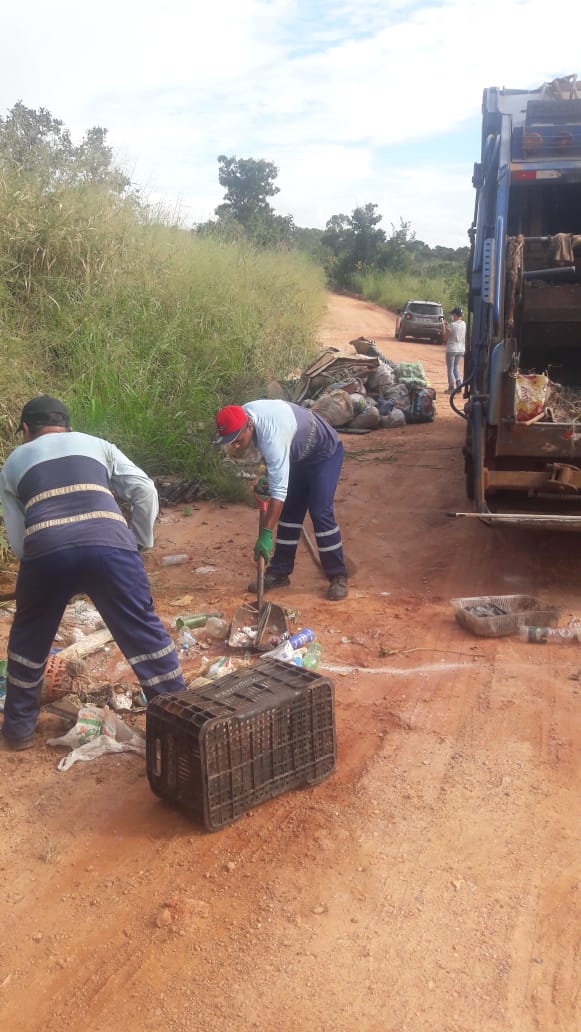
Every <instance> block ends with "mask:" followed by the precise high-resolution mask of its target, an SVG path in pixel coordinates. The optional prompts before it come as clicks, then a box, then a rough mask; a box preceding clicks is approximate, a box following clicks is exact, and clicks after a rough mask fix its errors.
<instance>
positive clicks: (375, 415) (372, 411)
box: [349, 398, 380, 430]
mask: <svg viewBox="0 0 581 1032" xmlns="http://www.w3.org/2000/svg"><path fill="white" fill-rule="evenodd" d="M365 400H366V402H367V404H366V406H365V409H364V410H363V412H360V413H359V414H358V415H356V416H354V417H353V419H352V420H351V422H350V423H349V426H351V427H353V429H355V430H377V427H378V426H379V420H380V415H379V409H378V408H377V405H375V404H374V402H373V401H372V400H371V398H366V399H365Z"/></svg>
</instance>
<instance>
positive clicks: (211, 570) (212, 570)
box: [194, 566, 216, 574]
mask: <svg viewBox="0 0 581 1032" xmlns="http://www.w3.org/2000/svg"><path fill="white" fill-rule="evenodd" d="M215 572H216V567H215V566H197V567H196V569H195V570H194V573H201V574H203V573H215Z"/></svg>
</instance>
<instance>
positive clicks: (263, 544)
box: [254, 528, 272, 563]
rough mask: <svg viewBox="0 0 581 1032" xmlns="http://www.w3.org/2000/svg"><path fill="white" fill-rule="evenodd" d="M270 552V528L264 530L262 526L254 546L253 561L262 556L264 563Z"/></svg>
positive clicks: (267, 559)
mask: <svg viewBox="0 0 581 1032" xmlns="http://www.w3.org/2000/svg"><path fill="white" fill-rule="evenodd" d="M271 552H272V530H266V528H263V529H262V530H261V531H260V534H259V535H258V538H257V541H256V544H255V546H254V561H255V562H258V560H259V558H260V556H262V557H263V559H264V561H265V563H267V562H268V561H269V559H270V555H271Z"/></svg>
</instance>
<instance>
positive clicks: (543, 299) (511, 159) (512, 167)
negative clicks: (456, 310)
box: [450, 75, 581, 530]
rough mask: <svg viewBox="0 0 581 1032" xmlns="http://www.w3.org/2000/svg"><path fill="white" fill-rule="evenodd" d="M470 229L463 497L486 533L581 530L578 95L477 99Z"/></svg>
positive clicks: (460, 403) (575, 91)
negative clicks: (490, 528) (492, 529)
mask: <svg viewBox="0 0 581 1032" xmlns="http://www.w3.org/2000/svg"><path fill="white" fill-rule="evenodd" d="M473 185H474V187H475V189H476V200H475V208H474V220H473V223H472V226H471V227H470V229H469V237H470V244H471V248H470V259H469V264H468V298H469V301H468V315H467V350H466V357H465V365H464V376H465V379H464V383H463V384H462V387H461V388H459V389H457V390H456V391H455V392H454V394H453V395H452V397H451V399H450V400H451V404H452V407H453V408H454V410H455V411H456V412H457V414H458V415H460V416H462V417H463V418H464V419H465V420H466V437H465V443H464V449H463V450H464V462H465V476H466V491H467V494H468V497H469V498H470V499H471V500H472V501H473V503H474V510H475V513H476V514H479V515H480V517H481V518H482V519H483V521H484V522H486V523H489V524H491V525H494V524H498V523H501V524H503V525H508V524H510V523H512V524H515V525H517V526H523V525H528V526H539V525H540V526H544V527H547V528H550V529H570V530H581V84H578V83H577V76H575V75H570V76H566V77H563V78H559V79H555V80H553V81H552V82H547V83H544V84H543V85H542V86H540V87H539V88H538V89H532V90H516V89H504V88H503V89H499V88H497V87H492V88H490V89H485V90H484V94H483V104H482V147H481V158H480V161H479V162H478V163H476V164H475V166H474V176H473Z"/></svg>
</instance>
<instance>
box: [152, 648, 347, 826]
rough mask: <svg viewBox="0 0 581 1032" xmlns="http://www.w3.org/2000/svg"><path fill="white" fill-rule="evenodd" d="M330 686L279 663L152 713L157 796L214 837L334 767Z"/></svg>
mask: <svg viewBox="0 0 581 1032" xmlns="http://www.w3.org/2000/svg"><path fill="white" fill-rule="evenodd" d="M336 763H337V742H336V735H335V706H334V689H333V684H332V682H331V681H329V680H328V679H327V678H324V677H320V676H319V674H317V673H314V672H313V671H310V670H304V669H302V668H301V667H296V666H293V665H292V664H289V663H282V662H281V661H280V660H277V659H263V660H260V661H259V662H257V663H256V664H254V666H252V667H248V668H245V669H244V670H238V671H235V672H234V673H232V674H227V675H226V676H225V677H221V678H220V679H219V680H217V681H215V682H214V683H213V684H209V685H206V686H204V687H203V688H199V689H196V690H194V691H188V692H176V693H175V694H172V695H160V696H158V697H157V698H156V699H154V700H153V701H152V702H150V703H149V705H148V707H147V776H148V778H149V784H150V786H151V789H152V791H153V792H155V794H156V795H159V796H162V798H164V799H170V800H172V801H173V802H175V803H177V804H178V805H179V806H180V807H183V808H185V809H186V810H188V812H189V813H191V814H192V816H193V817H194V818H195V819H196V820H198V821H199V822H200V823H202V824H203V825H204V826H205V827H206V828H207V829H208V830H210V831H215V830H216V829H218V828H222V827H224V825H226V824H231V823H232V821H235V820H236V818H237V817H240V816H241V815H242V814H243V813H245V811H246V810H250V809H252V808H253V807H254V806H257V805H258V804H259V803H264V802H266V801H267V800H268V799H272V798H274V797H275V796H277V795H280V794H281V793H282V792H287V791H288V790H289V789H292V788H300V787H301V786H304V785H316V784H318V782H319V781H322V780H323V779H324V778H326V777H327V776H328V775H329V774H331V773H332V771H333V770H334V769H335V766H336Z"/></svg>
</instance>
